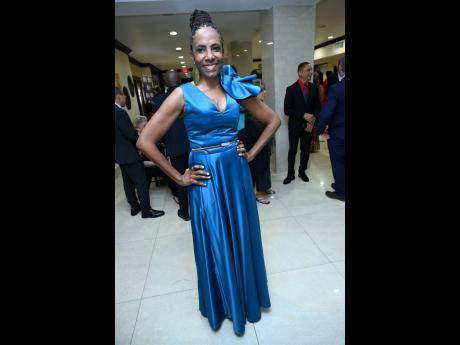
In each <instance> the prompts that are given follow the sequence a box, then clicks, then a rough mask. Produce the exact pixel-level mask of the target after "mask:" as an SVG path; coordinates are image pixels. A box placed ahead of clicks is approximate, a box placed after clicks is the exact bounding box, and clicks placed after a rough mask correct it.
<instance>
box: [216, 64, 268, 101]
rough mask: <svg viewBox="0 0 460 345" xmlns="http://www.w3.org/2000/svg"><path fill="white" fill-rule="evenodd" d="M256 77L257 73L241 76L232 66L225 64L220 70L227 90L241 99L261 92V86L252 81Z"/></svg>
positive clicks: (235, 97)
mask: <svg viewBox="0 0 460 345" xmlns="http://www.w3.org/2000/svg"><path fill="white" fill-rule="evenodd" d="M256 77H257V75H256V74H251V75H248V76H247V77H239V76H238V74H236V72H235V70H234V69H233V68H232V66H230V65H224V66H223V67H222V71H221V72H220V84H221V85H222V87H223V88H224V90H225V92H227V93H228V94H229V95H230V96H231V97H232V98H234V99H236V100H238V101H239V100H243V99H246V98H248V97H253V96H257V95H258V94H259V93H260V87H258V86H257V85H254V84H253V83H252V82H251V80H253V79H255V78H256Z"/></svg>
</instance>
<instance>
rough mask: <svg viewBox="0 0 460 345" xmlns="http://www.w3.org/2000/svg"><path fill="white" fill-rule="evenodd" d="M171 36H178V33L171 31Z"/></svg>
mask: <svg viewBox="0 0 460 345" xmlns="http://www.w3.org/2000/svg"><path fill="white" fill-rule="evenodd" d="M169 34H170V35H171V36H176V35H177V31H171V32H170V33H169Z"/></svg>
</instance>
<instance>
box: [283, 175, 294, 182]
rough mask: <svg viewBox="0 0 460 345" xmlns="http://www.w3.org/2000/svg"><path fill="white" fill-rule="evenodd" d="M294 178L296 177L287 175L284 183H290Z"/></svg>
mask: <svg viewBox="0 0 460 345" xmlns="http://www.w3.org/2000/svg"><path fill="white" fill-rule="evenodd" d="M294 179H295V177H289V176H288V177H286V178H285V179H284V181H283V184H289V183H291V181H292V180H294Z"/></svg>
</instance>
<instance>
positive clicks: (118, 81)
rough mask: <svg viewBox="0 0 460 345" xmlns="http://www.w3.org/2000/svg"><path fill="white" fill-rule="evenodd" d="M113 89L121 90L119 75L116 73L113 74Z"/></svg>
mask: <svg viewBox="0 0 460 345" xmlns="http://www.w3.org/2000/svg"><path fill="white" fill-rule="evenodd" d="M115 87H118V88H119V89H120V90H121V82H120V75H119V74H118V73H115Z"/></svg>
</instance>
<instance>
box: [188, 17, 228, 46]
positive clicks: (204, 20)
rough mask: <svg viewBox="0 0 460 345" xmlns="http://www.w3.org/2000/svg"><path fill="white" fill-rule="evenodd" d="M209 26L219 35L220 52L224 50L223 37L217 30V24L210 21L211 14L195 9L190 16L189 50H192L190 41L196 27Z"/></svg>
mask: <svg viewBox="0 0 460 345" xmlns="http://www.w3.org/2000/svg"><path fill="white" fill-rule="evenodd" d="M206 26H209V27H210V28H213V29H214V30H216V31H217V33H218V34H219V36H220V44H221V45H222V52H223V51H224V37H223V36H222V33H221V32H220V31H219V29H218V28H217V26H216V25H215V24H214V23H213V22H212V19H211V16H210V15H209V13H208V12H206V11H201V10H195V11H193V13H192V14H191V16H190V33H191V34H190V50H191V51H193V48H192V41H193V37H194V36H195V33H196V31H197V30H198V29H200V28H203V27H206Z"/></svg>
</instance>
